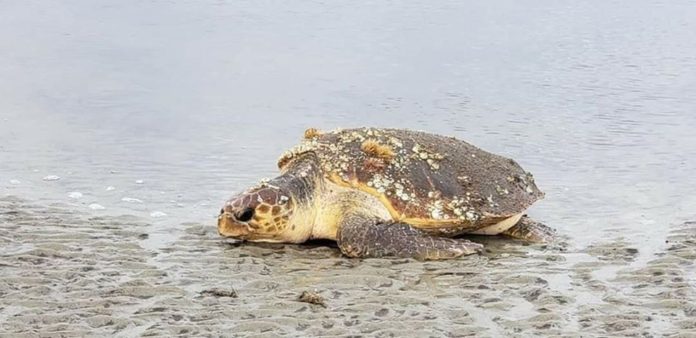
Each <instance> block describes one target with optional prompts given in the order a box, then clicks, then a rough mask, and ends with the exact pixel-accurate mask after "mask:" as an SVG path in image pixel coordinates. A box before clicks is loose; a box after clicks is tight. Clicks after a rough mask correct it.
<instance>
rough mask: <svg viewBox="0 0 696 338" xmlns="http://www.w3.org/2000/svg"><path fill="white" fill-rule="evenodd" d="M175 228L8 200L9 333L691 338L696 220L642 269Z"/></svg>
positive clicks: (538, 249)
mask: <svg viewBox="0 0 696 338" xmlns="http://www.w3.org/2000/svg"><path fill="white" fill-rule="evenodd" d="M181 227H183V228H184V229H185V233H184V235H182V236H181V237H180V239H179V240H177V241H176V242H174V243H172V244H170V245H168V246H167V247H165V248H163V249H162V250H159V251H150V250H146V249H144V248H143V247H142V246H141V242H142V241H144V240H146V239H147V237H148V230H149V228H150V224H148V222H147V221H145V220H143V219H139V218H137V217H133V216H120V217H119V216H108V217H105V216H95V215H91V214H89V213H84V212H78V211H75V210H72V209H71V208H68V207H67V206H65V205H60V204H54V205H48V206H46V205H39V204H37V203H32V202H29V201H27V200H23V199H20V198H16V197H4V198H2V199H0V233H1V234H2V235H1V236H0V247H1V248H2V250H0V255H1V260H0V267H2V276H1V277H0V335H1V336H4V337H33V336H44V337H60V336H106V335H110V336H172V335H185V336H233V335H255V336H269V337H270V336H279V335H280V336H321V335H324V336H345V335H365V336H379V337H389V336H397V337H398V336H407V335H408V336H438V337H459V336H534V335H543V336H556V335H558V336H643V337H649V336H678V337H693V336H694V335H696V305H694V304H696V288H695V287H696V286H695V282H696V280H695V279H696V277H694V276H696V266H694V260H695V259H696V223H685V224H678V225H675V226H673V227H672V228H671V229H670V230H669V231H670V232H669V235H668V237H667V242H666V243H665V245H664V247H663V248H662V249H660V250H659V252H658V253H657V254H655V255H654V256H652V257H649V258H647V259H644V261H638V260H637V257H640V248H636V247H634V246H630V245H628V244H626V242H624V241H623V240H622V239H621V238H607V239H606V240H603V241H601V242H597V243H595V244H592V245H590V246H589V247H587V248H583V249H577V248H574V247H573V245H572V241H568V240H567V239H563V238H561V239H560V240H559V242H557V243H555V244H552V245H526V244H523V243H520V242H514V241H509V240H502V239H496V238H487V237H475V238H474V240H477V241H480V242H482V243H484V244H485V245H486V246H487V250H486V252H485V254H483V255H481V256H470V257H466V258H462V259H457V260H452V261H441V262H420V261H415V260H409V259H364V260H361V259H348V258H344V257H342V256H341V255H340V253H339V251H338V250H337V249H336V248H335V247H332V246H331V245H330V243H311V244H308V245H302V246H295V245H246V244H245V245H232V244H229V243H227V242H225V241H223V240H221V239H220V238H219V237H218V236H217V234H216V233H215V228H214V227H213V226H212V224H182V225H181ZM304 291H311V292H316V293H317V294H318V295H319V296H321V297H322V298H323V299H324V303H325V306H321V305H317V304H311V303H306V302H301V301H299V297H300V295H301V294H302V293H303V292H304Z"/></svg>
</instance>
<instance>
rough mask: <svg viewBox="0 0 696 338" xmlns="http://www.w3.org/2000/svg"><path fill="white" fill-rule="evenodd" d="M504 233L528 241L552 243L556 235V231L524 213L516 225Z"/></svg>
mask: <svg viewBox="0 0 696 338" xmlns="http://www.w3.org/2000/svg"><path fill="white" fill-rule="evenodd" d="M502 235H505V236H508V237H512V238H514V239H519V240H523V241H528V242H535V243H550V242H553V240H554V238H555V237H556V231H555V230H553V229H552V228H549V227H548V226H546V225H544V224H542V223H539V222H537V221H535V220H533V219H531V218H529V217H527V215H524V216H522V219H520V221H519V222H517V224H515V226H513V227H512V228H510V229H508V230H506V231H504V232H503V233H502Z"/></svg>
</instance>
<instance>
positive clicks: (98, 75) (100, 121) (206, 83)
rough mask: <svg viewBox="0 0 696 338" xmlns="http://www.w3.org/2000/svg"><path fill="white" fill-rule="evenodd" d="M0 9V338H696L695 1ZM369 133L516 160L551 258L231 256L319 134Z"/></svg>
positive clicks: (241, 252) (516, 253)
mask: <svg viewBox="0 0 696 338" xmlns="http://www.w3.org/2000/svg"><path fill="white" fill-rule="evenodd" d="M0 6H1V7H2V10H0V46H2V48H0V97H1V98H2V100H0V197H2V198H3V199H2V207H1V208H0V212H2V214H3V217H2V219H1V222H0V228H2V233H1V234H0V243H1V244H2V246H0V255H1V256H2V257H3V263H0V266H2V267H3V268H2V269H3V270H4V271H3V275H4V276H5V277H3V279H2V281H0V295H3V297H2V300H0V334H9V335H15V334H16V333H18V332H22V331H25V332H29V333H31V332H34V333H47V334H58V333H59V332H63V333H65V332H67V333H68V334H70V333H72V334H80V333H87V334H89V333H91V334H95V335H100V334H104V333H117V334H121V335H137V334H143V333H156V334H157V333H158V334H171V333H179V331H178V330H187V331H186V332H188V333H189V334H205V333H219V332H221V331H219V330H223V329H224V330H225V332H242V331H243V332H248V333H253V332H255V333H260V334H272V333H276V334H287V335H303V334H308V333H309V334H321V333H327V334H348V333H363V334H384V335H388V334H397V335H398V334H399V332H402V331H401V330H406V331H403V332H414V331H408V330H411V329H413V330H416V329H418V328H419V327H420V328H421V329H423V330H425V328H427V327H430V328H432V329H433V330H430V331H428V330H425V331H423V332H421V333H423V334H426V333H427V332H432V334H434V335H448V334H454V335H456V334H461V335H465V334H468V333H473V334H484V335H486V334H487V335H500V334H506V335H509V334H522V335H524V334H531V332H533V331H538V332H540V333H542V334H557V333H561V334H577V333H578V332H584V333H587V334H598V335H607V334H610V335H611V334H629V333H634V334H652V335H654V334H660V333H664V332H668V333H681V334H685V335H688V334H689V332H692V333H693V330H695V329H696V322H695V320H696V319H694V316H696V312H694V309H693V307H689V305H688V304H689V303H694V302H696V299H694V298H693V297H694V285H696V277H694V276H695V275H696V272H694V267H693V265H691V263H690V262H689V260H691V261H692V260H693V258H695V257H693V252H694V242H693V236H691V235H692V234H693V232H694V231H696V227H694V226H693V224H692V223H688V222H689V221H693V220H696V208H694V207H695V206H696V197H695V195H694V194H693V190H694V187H695V186H696V179H694V177H693V175H694V172H696V160H694V158H696V136H694V135H693V129H694V127H696V114H694V111H696V96H694V95H693V93H696V40H694V39H693V37H692V35H693V32H694V31H696V22H695V21H694V20H693V18H694V17H696V5H695V4H694V3H693V2H689V1H670V2H659V1H634V2H631V3H630V5H627V4H625V3H621V2H603V3H593V4H591V5H590V4H580V3H576V2H572V1H561V2H558V1H556V2H552V3H551V2H549V3H543V4H542V3H532V2H529V3H521V2H519V1H501V2H497V3H495V4H493V3H490V4H489V3H487V4H462V3H459V2H438V3H437V4H435V3H431V2H422V3H411V4H408V5H405V4H390V3H379V2H378V3H362V4H356V3H352V2H342V3H335V2H331V3H322V2H302V3H293V4H292V5H290V4H289V3H288V4H286V3H270V2H234V3H226V2H219V1H210V2H203V1H199V2H196V3H195V4H193V3H184V2H181V3H162V2H141V3H139V4H125V3H124V4H111V5H104V4H98V3H94V2H88V1H73V2H65V3H58V2H52V3H47V2H39V1H21V2H14V3H3V4H2V5H0ZM354 126H382V127H403V128H411V129H421V130H427V131H431V132H436V133H440V134H446V135H451V136H455V137H458V138H461V139H464V140H467V141H469V142H471V143H473V144H475V145H478V146H480V147H482V148H484V149H486V150H489V151H491V152H494V153H498V154H502V155H505V156H508V157H511V158H514V159H516V160H517V161H518V162H519V163H520V164H522V165H523V167H524V168H525V169H527V170H529V171H531V172H532V173H534V175H535V177H536V180H537V182H538V184H539V186H540V188H541V189H542V190H544V191H545V192H546V199H545V200H543V201H541V202H539V203H537V204H536V205H535V206H534V207H533V208H532V209H531V210H530V214H531V215H532V216H533V217H535V218H536V219H539V220H542V221H544V222H546V223H547V224H549V225H551V226H552V227H554V228H556V229H557V230H558V232H559V233H560V234H561V235H562V236H563V238H564V239H563V241H562V243H559V244H558V245H555V246H552V247H539V246H522V245H521V244H519V243H514V242H508V241H499V240H495V239H481V241H484V242H485V243H486V244H488V246H489V250H488V251H489V252H488V253H487V254H486V255H484V256H482V257H473V258H465V259H461V260H458V261H456V262H438V263H420V262H414V261H403V260H362V261H361V260H349V259H345V258H342V257H340V256H339V255H338V252H337V251H336V249H335V248H332V247H330V246H326V245H318V246H315V245H310V246H280V247H273V246H271V247H265V246H241V247H240V246H230V245H229V244H226V243H224V242H222V241H221V240H219V239H218V238H217V237H216V235H215V228H214V220H215V216H216V214H217V211H218V210H219V207H220V205H221V203H222V202H223V201H224V200H225V199H226V198H227V197H229V196H230V195H232V193H233V192H235V191H238V190H241V189H243V188H245V187H246V186H248V185H250V184H253V183H254V182H256V181H257V180H258V179H259V178H262V177H271V176H273V175H274V174H275V173H276V170H275V160H276V159H277V156H278V155H279V154H280V153H281V152H282V151H283V150H284V149H286V148H288V147H289V146H291V145H293V144H294V143H296V142H297V141H298V140H299V137H300V135H301V133H302V131H303V130H304V129H305V128H307V127H317V128H322V129H333V128H336V127H344V128H345V127H354ZM51 176H57V177H51ZM56 178H59V179H56ZM77 193H79V194H77ZM99 206H101V207H103V210H95V209H100V208H98V207H99ZM689 236H691V237H689ZM675 243H677V244H675ZM47 252H48V253H47ZM689 255H691V256H689ZM130 260H132V261H133V262H132V264H131V265H128V264H125V263H124V261H130ZM85 266H89V267H91V268H90V269H88V270H86V271H82V270H80V269H82V268H84V267H85ZM48 267H51V269H55V271H44V270H45V268H48ZM75 269H77V272H75ZM80 271H81V272H80ZM46 274H49V275H46ZM70 274H74V275H72V277H71V276H68V275H70ZM665 276H667V277H665ZM537 278H541V279H542V280H543V282H540V281H538V280H537ZM658 280H659V282H658ZM44 282H45V283H44ZM675 283H676V284H675ZM155 285H156V286H158V287H161V288H162V290H160V291H161V292H159V291H153V292H152V294H148V293H147V292H144V291H143V292H142V293H138V292H140V291H137V290H141V291H142V290H146V289H148V287H151V286H155ZM383 285H386V286H383ZM481 286H483V287H481ZM100 287H102V288H107V289H109V290H103V289H100ZM210 287H227V288H234V289H236V291H237V292H238V294H239V298H237V299H232V300H227V299H223V300H221V301H219V300H216V299H209V298H207V297H203V296H198V292H200V291H201V290H203V289H206V288H210ZM305 289H312V290H313V289H317V290H318V291H319V292H320V293H321V294H323V295H324V296H325V297H326V298H327V303H328V307H327V309H322V308H315V307H307V306H308V305H306V304H303V303H296V302H294V299H295V298H296V297H297V295H299V293H301V291H302V290H305ZM133 290H136V291H133ZM103 292H107V294H104V293H103ZM143 293H144V294H143ZM107 296H108V297H112V296H113V298H108V297H107ZM94 297H102V298H104V299H107V300H105V301H104V302H107V303H109V304H110V305H109V307H108V309H109V310H105V309H107V308H105V307H104V304H101V303H99V304H96V303H95V304H82V303H81V302H87V303H89V302H93V301H94V300H93V298H94ZM47 298H49V300H46V299H47ZM109 299H110V300H109ZM68 300H70V302H68ZM65 302H68V303H69V305H68V306H69V307H71V309H72V310H71V311H70V312H69V313H68V314H66V316H67V317H65V318H62V317H61V318H53V317H50V318H53V319H50V318H49V317H46V316H47V314H49V313H54V312H56V311H55V310H56V303H65ZM71 302H72V303H71ZM656 304H657V305H656ZM153 307H154V308H157V309H160V308H161V309H164V310H161V311H149V310H151V308H153ZM182 307H190V308H191V311H190V312H189V313H187V314H185V315H184V314H177V313H178V312H177V311H179V310H178V309H180V308H182ZM210 307H212V309H211V308H210ZM148 309H149V310H148ZM295 311H299V312H295ZM95 313H96V314H95ZM99 313H101V314H99ZM414 313H416V314H414ZM97 315H106V316H110V317H112V318H116V319H115V320H111V323H110V324H108V323H109V320H103V321H102V320H101V319H99V317H95V316H97ZM647 317H650V319H649V320H648V319H646V318H647ZM46 318H49V319H46ZM95 318H96V319H95ZM172 318H174V319H176V318H179V319H177V320H174V319H172ZM102 319H103V318H102ZM27 320H29V321H32V320H33V322H32V323H34V324H33V326H31V325H30V326H29V327H31V328H30V329H28V327H27V326H26V325H20V324H18V323H23V322H26V321H27ZM61 322H67V323H69V325H67V326H65V327H60V326H59V325H60V323H61ZM585 324H587V325H585ZM409 325H413V327H411V326H409ZM300 329H301V330H300ZM26 330H29V331H26ZM689 330H691V331H689ZM186 332H184V333H186Z"/></svg>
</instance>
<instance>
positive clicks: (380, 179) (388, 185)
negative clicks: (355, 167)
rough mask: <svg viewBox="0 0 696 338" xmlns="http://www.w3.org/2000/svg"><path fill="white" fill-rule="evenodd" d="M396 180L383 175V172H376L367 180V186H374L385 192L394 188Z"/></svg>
mask: <svg viewBox="0 0 696 338" xmlns="http://www.w3.org/2000/svg"><path fill="white" fill-rule="evenodd" d="M393 184H394V180H392V179H391V178H389V177H386V176H382V175H381V174H375V175H374V176H372V179H371V180H369V181H367V186H368V187H371V188H374V189H375V190H377V192H378V193H380V194H383V193H385V192H386V191H387V190H390V191H391V190H392V187H393Z"/></svg>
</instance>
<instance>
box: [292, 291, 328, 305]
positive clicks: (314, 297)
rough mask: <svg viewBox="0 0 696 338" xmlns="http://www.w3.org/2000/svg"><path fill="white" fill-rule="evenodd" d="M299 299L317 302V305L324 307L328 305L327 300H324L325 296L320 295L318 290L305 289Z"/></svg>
mask: <svg viewBox="0 0 696 338" xmlns="http://www.w3.org/2000/svg"><path fill="white" fill-rule="evenodd" d="M298 300H299V301H300V302H304V303H309V304H315V305H319V306H322V307H326V301H325V300H324V297H322V296H320V295H319V294H318V293H316V292H312V291H304V292H302V294H301V295H300V297H299V298H298Z"/></svg>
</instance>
